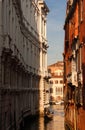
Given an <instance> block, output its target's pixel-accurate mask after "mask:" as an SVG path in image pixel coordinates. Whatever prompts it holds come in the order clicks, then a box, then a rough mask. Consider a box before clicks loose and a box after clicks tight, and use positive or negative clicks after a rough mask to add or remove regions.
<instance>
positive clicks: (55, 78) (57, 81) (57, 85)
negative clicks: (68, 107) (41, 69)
mask: <svg viewBox="0 0 85 130" xmlns="http://www.w3.org/2000/svg"><path fill="white" fill-rule="evenodd" d="M48 69H50V70H51V78H50V79H49V92H50V102H53V103H55V102H59V101H61V100H63V86H64V85H63V71H64V70H63V62H62V61H60V62H57V63H55V64H52V65H50V66H48Z"/></svg>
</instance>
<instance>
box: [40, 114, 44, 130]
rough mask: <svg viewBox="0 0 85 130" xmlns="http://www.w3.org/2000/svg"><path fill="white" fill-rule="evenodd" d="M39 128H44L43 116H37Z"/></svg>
mask: <svg viewBox="0 0 85 130" xmlns="http://www.w3.org/2000/svg"><path fill="white" fill-rule="evenodd" d="M38 124H39V129H38V130H45V126H44V118H43V117H42V116H41V117H40V118H39V123H38Z"/></svg>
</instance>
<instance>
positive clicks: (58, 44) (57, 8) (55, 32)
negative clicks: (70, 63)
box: [45, 0, 66, 65]
mask: <svg viewBox="0 0 85 130" xmlns="http://www.w3.org/2000/svg"><path fill="white" fill-rule="evenodd" d="M45 2H46V4H47V6H48V8H49V10H50V12H49V13H48V15H47V40H48V45H49V48H48V52H47V53H48V65H51V64H53V63H56V62H57V61H62V60H63V56H62V53H63V52H64V30H63V27H64V23H65V14H66V0H45Z"/></svg>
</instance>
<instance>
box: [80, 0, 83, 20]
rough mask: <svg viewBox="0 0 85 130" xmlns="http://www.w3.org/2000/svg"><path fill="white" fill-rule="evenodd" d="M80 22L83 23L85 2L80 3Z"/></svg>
mask: <svg viewBox="0 0 85 130" xmlns="http://www.w3.org/2000/svg"><path fill="white" fill-rule="evenodd" d="M80 21H81V22H82V21H83V0H81V1H80Z"/></svg>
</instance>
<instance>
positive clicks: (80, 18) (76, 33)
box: [63, 0, 85, 130]
mask: <svg viewBox="0 0 85 130" xmlns="http://www.w3.org/2000/svg"><path fill="white" fill-rule="evenodd" d="M84 5H85V0H68V1H67V8H66V19H65V25H64V30H65V43H64V55H63V57H64V100H65V128H66V130H85V123H84V121H85V6H84Z"/></svg>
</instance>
